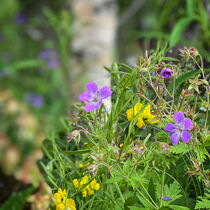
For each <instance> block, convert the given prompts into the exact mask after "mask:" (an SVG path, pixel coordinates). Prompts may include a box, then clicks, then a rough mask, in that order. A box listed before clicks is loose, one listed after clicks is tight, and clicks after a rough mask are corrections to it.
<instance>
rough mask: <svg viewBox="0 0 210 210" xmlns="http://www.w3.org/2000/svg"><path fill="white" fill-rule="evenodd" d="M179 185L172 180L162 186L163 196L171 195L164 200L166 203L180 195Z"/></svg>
mask: <svg viewBox="0 0 210 210" xmlns="http://www.w3.org/2000/svg"><path fill="white" fill-rule="evenodd" d="M180 192H181V190H180V185H179V184H178V183H177V182H176V181H174V182H173V183H172V184H170V185H165V186H164V195H163V196H168V197H171V200H168V201H166V202H167V204H169V203H171V202H173V201H175V200H176V199H178V198H180V197H181V196H182V195H181V194H180Z"/></svg>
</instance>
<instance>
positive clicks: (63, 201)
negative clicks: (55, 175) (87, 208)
mask: <svg viewBox="0 0 210 210" xmlns="http://www.w3.org/2000/svg"><path fill="white" fill-rule="evenodd" d="M54 198H55V201H56V210H64V209H70V210H76V204H75V202H74V200H73V199H72V198H66V190H65V189H64V190H62V189H61V188H58V192H57V193H55V194H54Z"/></svg>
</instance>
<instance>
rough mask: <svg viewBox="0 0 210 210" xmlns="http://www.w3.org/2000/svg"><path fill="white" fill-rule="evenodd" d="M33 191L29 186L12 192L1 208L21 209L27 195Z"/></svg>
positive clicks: (6, 209) (7, 209)
mask: <svg viewBox="0 0 210 210" xmlns="http://www.w3.org/2000/svg"><path fill="white" fill-rule="evenodd" d="M33 191H34V188H33V187H29V188H27V189H25V190H23V191H21V192H17V193H13V194H12V195H11V197H10V198H9V200H7V201H6V202H5V203H4V204H3V206H2V207H1V210H22V209H24V205H25V203H26V201H27V198H28V196H29V195H31V194H32V192H33Z"/></svg>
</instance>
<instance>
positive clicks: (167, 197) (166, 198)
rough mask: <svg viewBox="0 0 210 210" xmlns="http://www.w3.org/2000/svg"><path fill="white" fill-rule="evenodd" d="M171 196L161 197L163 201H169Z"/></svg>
mask: <svg viewBox="0 0 210 210" xmlns="http://www.w3.org/2000/svg"><path fill="white" fill-rule="evenodd" d="M171 199H172V198H171V197H169V196H163V197H162V200H164V201H169V200H171Z"/></svg>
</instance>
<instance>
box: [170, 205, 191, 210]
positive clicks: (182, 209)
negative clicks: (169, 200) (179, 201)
mask: <svg viewBox="0 0 210 210" xmlns="http://www.w3.org/2000/svg"><path fill="white" fill-rule="evenodd" d="M170 207H171V208H172V209H173V210H190V209H189V208H188V207H185V206H177V205H170Z"/></svg>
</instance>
